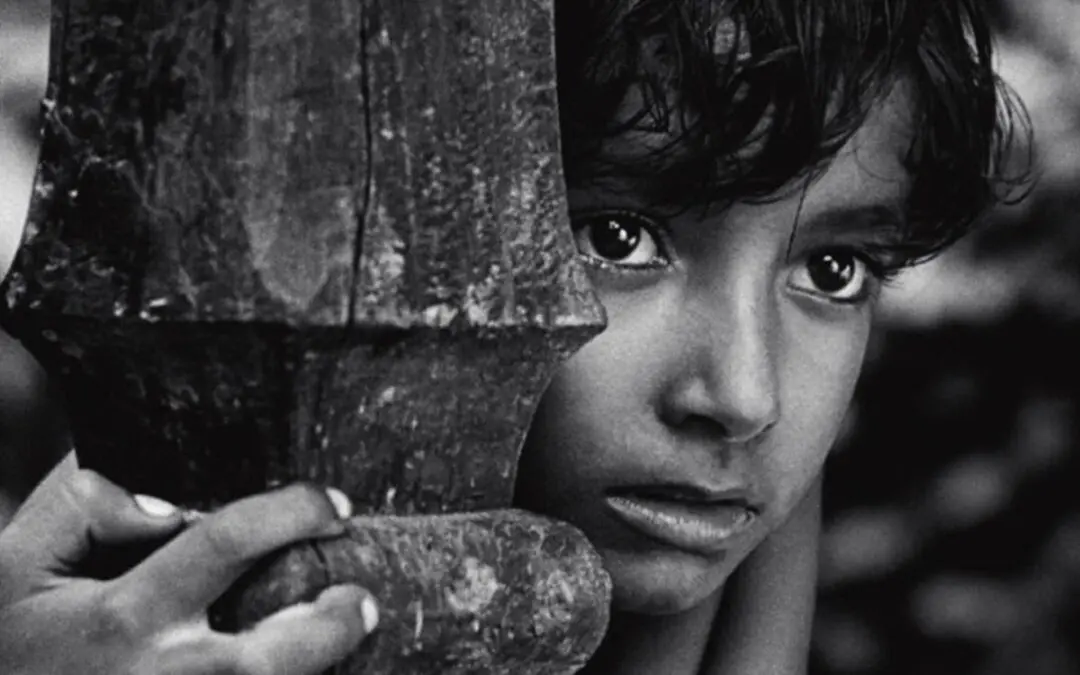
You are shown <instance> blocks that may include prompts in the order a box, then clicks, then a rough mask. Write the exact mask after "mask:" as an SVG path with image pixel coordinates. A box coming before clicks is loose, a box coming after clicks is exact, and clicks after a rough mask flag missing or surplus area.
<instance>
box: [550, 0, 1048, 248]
mask: <svg viewBox="0 0 1080 675" xmlns="http://www.w3.org/2000/svg"><path fill="white" fill-rule="evenodd" d="M556 5H557V6H556V17H557V30H556V36H557V55H558V64H559V65H558V68H559V98H560V111H561V112H560V115H561V125H562V130H563V148H564V149H563V154H564V158H565V164H566V172H567V179H568V181H570V182H571V183H574V182H575V181H580V180H584V177H585V176H592V175H595V174H596V173H597V172H602V171H604V170H605V169H610V170H614V171H617V172H621V173H623V174H626V173H630V174H634V175H641V176H648V177H649V180H650V181H656V183H655V185H656V189H657V192H659V193H661V194H663V195H664V200H665V202H669V201H670V202H676V201H685V202H688V203H689V202H695V203H697V202H701V201H702V200H705V201H706V202H708V203H716V202H717V201H719V202H721V203H728V204H730V203H733V202H737V201H741V202H751V203H753V202H763V201H768V200H771V199H776V198H777V197H778V196H781V195H783V194H789V193H788V192H787V191H786V190H787V189H799V187H805V185H807V184H808V183H807V181H809V180H813V178H814V176H815V175H817V174H818V172H820V171H821V170H822V169H823V168H824V167H826V166H827V165H828V162H829V160H830V159H831V158H833V157H834V156H835V155H836V153H837V152H838V151H839V150H840V148H841V147H842V146H843V145H844V143H845V142H846V141H847V140H848V139H849V138H850V137H851V136H852V135H853V134H855V132H856V131H857V130H858V129H859V127H860V126H861V125H862V124H863V122H864V120H865V119H866V116H867V114H868V113H869V111H870V110H871V108H872V107H873V106H874V105H876V104H878V103H880V102H881V101H882V100H883V98H884V97H885V96H886V95H888V93H889V92H890V91H891V90H892V89H893V87H894V86H895V85H896V84H897V83H898V82H901V81H904V82H906V83H907V84H908V85H909V89H910V91H911V93H912V98H913V100H912V104H913V109H914V113H915V114H914V117H913V129H912V131H913V140H912V143H911V146H910V148H909V149H908V152H907V154H906V157H905V166H906V168H907V170H908V171H909V173H910V176H911V178H912V185H911V192H910V196H909V199H908V203H907V205H906V215H907V223H906V225H905V231H904V232H903V233H902V236H901V239H902V242H901V243H900V244H899V246H898V248H900V249H901V250H900V251H898V252H899V253H901V254H902V257H903V258H904V259H905V260H906V261H907V262H915V261H918V260H923V259H926V258H928V257H930V256H932V255H934V254H935V253H937V252H938V251H940V250H942V249H943V248H945V247H947V246H948V245H950V244H951V243H953V242H954V241H955V240H956V239H958V238H959V237H960V236H962V235H963V234H964V233H965V232H966V231H967V230H968V229H969V227H970V225H971V223H972V221H973V220H974V219H975V218H976V217H977V216H978V215H979V214H980V213H981V212H983V211H984V210H985V209H986V208H988V207H989V206H991V205H993V204H995V203H997V202H999V201H1009V200H1012V199H1016V198H1019V197H1020V196H1022V194H1023V192H1024V191H1025V189H1026V188H1025V186H1026V185H1027V184H1028V182H1029V180H1028V177H1029V175H1030V166H1031V157H1030V148H1031V144H1030V134H1031V131H1030V123H1029V121H1028V117H1027V114H1026V112H1025V110H1024V108H1023V105H1022V104H1021V103H1020V102H1019V100H1018V99H1017V98H1016V97H1015V95H1014V94H1013V93H1012V92H1011V90H1009V89H1008V88H1007V87H1006V86H1005V85H1004V84H1003V83H1002V82H1001V80H1000V79H999V78H998V76H997V75H996V74H995V72H994V70H993V67H992V63H991V57H992V46H991V36H990V30H989V28H988V25H987V19H986V16H985V15H984V9H983V8H982V6H981V3H980V0H563V1H562V2H557V3H556ZM631 94H633V95H634V96H630V95H631ZM629 100H634V101H640V105H639V106H636V109H635V110H632V111H630V112H629V113H627V111H626V110H625V106H626V102H627V101H629ZM673 123H674V124H673ZM629 129H655V130H671V129H677V130H678V133H677V134H675V136H674V139H673V140H672V142H671V143H670V144H669V145H668V146H666V147H664V148H658V149H656V150H655V151H652V152H650V153H648V154H647V155H646V156H635V157H633V158H626V157H621V158H605V157H602V154H601V152H600V147H601V144H603V143H604V141H605V140H607V139H610V138H611V137H613V136H617V135H619V134H622V133H624V132H626V131H627V130H629ZM1017 157H1020V161H1019V162H1017V161H1016V158H1017ZM804 179H805V180H804ZM793 186H794V187H793Z"/></svg>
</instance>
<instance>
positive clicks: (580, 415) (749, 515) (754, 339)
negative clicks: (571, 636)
mask: <svg viewBox="0 0 1080 675" xmlns="http://www.w3.org/2000/svg"><path fill="white" fill-rule="evenodd" d="M907 113H908V106H907V99H906V95H905V93H904V89H903V88H902V87H897V88H896V90H895V91H894V93H893V94H892V95H891V96H890V97H889V98H888V99H887V100H886V101H884V103H883V104H882V105H879V106H877V107H876V108H875V112H874V113H873V114H872V115H871V116H870V117H869V118H868V120H867V121H866V123H865V125H864V126H863V128H862V129H861V130H860V131H859V133H858V134H857V135H856V136H855V137H854V138H853V139H852V140H851V142H849V143H848V145H847V146H845V148H844V149H843V150H842V151H841V153H840V154H839V155H838V156H837V158H836V159H835V161H834V162H833V163H832V164H831V165H830V166H829V168H828V169H827V171H826V172H825V173H824V174H823V175H822V176H821V178H820V179H819V180H818V181H816V182H814V183H813V184H811V185H810V186H809V187H808V188H807V189H806V190H805V191H802V190H796V191H794V192H793V193H792V194H791V196H785V197H783V198H781V199H779V200H778V201H775V202H773V203H769V204H764V205H736V206H734V207H732V208H730V209H728V210H726V211H723V212H720V211H718V210H714V211H703V209H702V208H690V209H685V208H684V209H681V210H678V211H674V210H672V209H665V208H654V207H653V203H654V201H653V200H650V199H649V198H647V197H645V196H643V195H645V194H646V193H647V191H648V186H647V185H646V184H645V183H644V182H642V181H640V179H632V180H629V179H628V180H626V181H620V180H619V179H618V178H614V177H612V178H605V179H604V180H603V181H600V180H597V181H591V182H590V185H588V186H573V185H571V186H570V192H569V198H570V208H571V216H572V218H573V220H574V227H575V236H576V239H577V242H578V247H579V249H580V250H581V252H582V254H583V256H584V257H585V258H586V259H587V260H588V261H589V262H588V265H589V267H590V269H591V270H592V279H593V282H594V285H595V287H596V289H597V292H598V293H599V295H600V298H601V299H602V301H603V303H604V305H605V307H606V308H607V312H608V328H607V330H606V331H605V332H604V333H602V334H601V335H600V336H599V337H597V338H596V339H595V340H593V341H592V342H591V343H589V344H588V345H586V346H585V347H584V348H583V349H582V350H580V351H579V352H578V353H577V354H575V355H574V356H573V357H572V358H571V359H570V360H569V361H568V362H567V363H565V364H564V365H563V367H562V368H561V369H560V370H559V371H558V373H557V374H556V376H555V378H554V380H553V381H552V383H551V386H550V387H549V389H548V390H547V392H546V394H545V395H544V398H543V399H542V401H541V404H540V407H539V410H538V412H537V415H536V418H535V420H534V423H533V426H532V429H531V430H530V434H529V437H528V439H527V441H526V446H525V450H524V453H523V456H522V461H521V465H520V467H519V476H520V478H519V482H518V500H519V503H521V504H522V505H523V506H525V507H527V508H531V509H535V510H538V511H541V512H544V513H548V514H550V515H553V516H555V517H558V518H562V519H564V520H567V521H569V522H572V523H574V524H576V525H577V526H578V527H580V528H581V529H582V530H584V531H585V533H586V534H587V535H588V536H589V538H590V539H591V540H592V542H593V543H594V545H595V546H596V547H597V548H598V550H599V551H600V553H601V554H602V556H603V557H604V560H605V564H606V566H607V568H608V570H609V571H610V572H611V574H612V576H613V580H614V583H615V602H616V608H617V609H619V610H623V611H635V612H646V613H670V612H675V611H680V610H683V609H687V608H689V607H692V606H694V605H696V604H698V603H699V602H701V601H703V600H704V599H705V598H707V597H708V596H710V595H711V594H713V593H714V592H715V591H717V590H718V589H719V588H720V586H721V585H722V584H723V582H724V580H725V579H726V578H727V577H728V575H729V574H730V573H731V572H732V570H733V569H734V568H735V566H736V565H737V564H738V563H739V562H741V561H742V560H743V559H744V558H745V557H746V556H747V554H748V553H749V552H750V551H751V550H752V549H753V548H754V547H755V546H756V545H757V544H758V543H759V542H761V541H762V539H763V538H764V537H765V536H766V535H768V534H769V532H771V531H772V530H774V529H775V528H776V527H777V526H778V525H780V524H781V523H782V522H783V521H784V520H785V518H787V516H788V515H790V513H791V512H792V510H793V509H794V508H795V506H796V505H797V504H798V502H799V500H800V498H801V497H803V495H804V494H805V493H806V491H807V490H808V489H809V487H810V486H811V484H812V483H813V481H814V479H815V478H816V477H817V475H818V474H819V472H820V471H821V468H822V464H823V463H824V461H825V457H826V455H827V453H828V451H829V448H830V446H831V445H832V443H833V441H834V439H835V437H836V435H837V432H838V430H839V428H840V425H841V422H842V419H843V417H844V414H845V412H846V409H847V407H848V404H849V402H850V399H851V395H852V391H853V387H854V384H855V380H856V377H857V375H858V372H859V368H860V365H861V362H862V359H863V353H864V349H865V346H866V341H867V335H868V332H869V328H870V321H871V316H872V310H873V304H874V300H875V297H876V294H877V290H878V286H879V282H878V281H877V279H876V278H875V275H874V273H873V272H872V271H871V268H872V267H873V264H870V265H868V264H867V260H871V258H870V257H867V258H866V259H864V257H863V256H864V253H863V251H864V250H866V249H868V248H870V249H872V247H873V245H875V244H877V245H888V244H889V243H890V242H892V241H894V240H895V237H896V234H895V220H894V218H895V216H893V215H892V214H896V213H900V207H901V205H902V203H903V200H904V197H905V195H906V190H907V186H908V181H907V175H906V172H905V171H904V169H903V167H902V164H901V161H902V158H903V156H904V153H905V152H906V150H907V148H908V143H909V137H908V135H907V129H908V128H907V125H906V123H905V120H906V118H907ZM663 140H664V139H663V138H662V137H660V136H659V135H657V134H648V133H644V132H632V133H627V134H626V135H624V136H623V137H620V138H618V139H616V140H615V141H613V142H612V144H611V145H610V146H609V147H608V148H607V149H606V152H609V153H612V154H613V155H614V154H624V153H631V154H634V153H641V152H644V151H646V150H647V149H648V148H650V147H655V144H656V143H658V142H663ZM796 219H798V223H799V225H798V227H797V228H795V227H794V223H795V222H796ZM866 255H867V256H873V255H878V256H879V257H880V254H872V253H871V254H866Z"/></svg>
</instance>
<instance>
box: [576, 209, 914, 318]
mask: <svg viewBox="0 0 1080 675" xmlns="http://www.w3.org/2000/svg"><path fill="white" fill-rule="evenodd" d="M604 218H608V219H612V220H624V221H632V222H633V223H634V224H636V225H637V226H638V227H640V228H641V229H642V230H643V231H644V232H646V233H647V234H648V235H649V237H650V238H651V239H652V241H653V242H654V243H655V245H656V256H657V257H658V258H661V259H662V260H661V261H659V262H656V263H636V264H625V263H619V262H615V261H612V260H608V259H606V258H603V257H601V256H596V255H590V254H587V253H582V254H581V256H580V257H581V259H582V260H583V261H584V262H585V263H586V264H587V265H589V266H590V267H593V268H594V269H597V270H600V271H602V272H605V273H609V274H619V275H627V274H649V273H655V272H656V271H658V270H663V269H666V268H668V267H670V266H671V264H672V263H673V258H672V256H671V253H670V251H671V235H670V233H669V232H667V231H666V229H665V228H664V225H663V221H657V220H656V219H652V218H648V217H645V216H642V215H641V214H640V213H638V212H634V211H623V210H607V209H605V210H602V211H594V212H585V213H580V214H573V215H572V216H571V228H572V230H573V232H574V236H575V238H576V237H577V235H578V233H579V232H580V231H581V230H582V229H584V228H586V227H589V226H590V225H597V224H599V221H601V219H604ZM828 254H833V255H843V256H851V257H852V258H854V259H855V260H857V261H858V262H859V263H861V264H862V265H863V266H864V267H865V270H866V273H867V274H868V275H869V277H870V278H871V279H873V283H865V284H864V286H865V289H864V290H863V291H862V292H860V293H859V294H858V295H857V296H854V297H851V298H837V297H834V296H833V295H831V294H829V293H828V292H825V291H822V292H817V293H813V294H814V295H816V296H817V297H819V298H821V299H822V300H823V301H825V302H829V303H831V304H834V305H843V306H853V305H859V304H862V303H865V302H867V301H868V300H872V299H874V298H876V297H877V296H878V295H879V293H880V292H881V289H882V288H883V287H885V286H888V285H889V284H890V283H891V282H893V281H894V280H895V278H896V276H897V275H898V274H899V272H900V271H901V269H902V268H903V267H904V265H903V263H902V262H901V261H898V260H897V259H896V257H895V256H893V255H890V254H889V252H888V249H887V248H886V247H881V246H874V247H871V246H857V245H836V246H822V247H819V248H817V249H814V250H811V251H809V252H808V253H806V254H805V255H803V256H801V257H800V263H799V264H800V265H806V264H808V261H810V260H811V259H813V258H815V257H817V256H824V255H828ZM806 292H808V293H812V292H811V291H806Z"/></svg>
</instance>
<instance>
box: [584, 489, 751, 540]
mask: <svg viewBox="0 0 1080 675" xmlns="http://www.w3.org/2000/svg"><path fill="white" fill-rule="evenodd" d="M605 501H606V502H607V505H608V508H610V509H611V511H612V512H613V513H614V515H615V516H616V517H617V518H619V519H620V520H622V521H623V522H625V523H626V524H627V525H629V526H630V527H632V528H634V529H635V530H637V531H638V532H640V533H641V534H644V535H645V536H647V537H649V538H650V539H655V540H657V541H659V542H661V543H664V544H668V545H670V546H674V547H675V548H680V549H683V550H685V551H689V552H692V553H701V554H716V553H720V552H722V551H724V550H725V549H727V548H730V547H731V545H732V543H733V540H734V539H735V538H736V537H738V536H739V535H740V534H742V533H744V532H746V531H747V530H748V529H750V526H751V525H752V524H753V522H754V520H755V518H756V514H755V513H754V512H753V511H751V510H750V509H749V508H747V507H745V506H740V505H738V504H704V503H691V502H677V501H665V500H659V499H647V498H644V497H625V496H619V497H610V496H609V497H607V498H605Z"/></svg>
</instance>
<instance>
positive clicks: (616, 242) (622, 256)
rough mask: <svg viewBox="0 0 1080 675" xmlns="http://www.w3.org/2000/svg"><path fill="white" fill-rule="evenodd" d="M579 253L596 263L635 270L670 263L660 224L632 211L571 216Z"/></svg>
mask: <svg viewBox="0 0 1080 675" xmlns="http://www.w3.org/2000/svg"><path fill="white" fill-rule="evenodd" d="M571 225H572V227H573V230H574V242H575V243H576V244H577V247H578V252H579V253H581V255H582V256H584V258H585V259H586V260H587V261H589V262H593V263H600V264H601V265H605V266H617V267H620V268H633V269H659V268H662V267H667V266H668V265H669V264H671V260H670V258H669V257H668V255H667V253H666V252H665V251H664V245H663V238H662V236H661V234H660V228H659V226H658V225H656V224H654V223H652V221H650V220H648V219H646V218H643V217H641V216H639V215H636V214H633V213H624V212H606V213H593V214H588V215H585V216H580V217H574V218H572V219H571Z"/></svg>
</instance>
